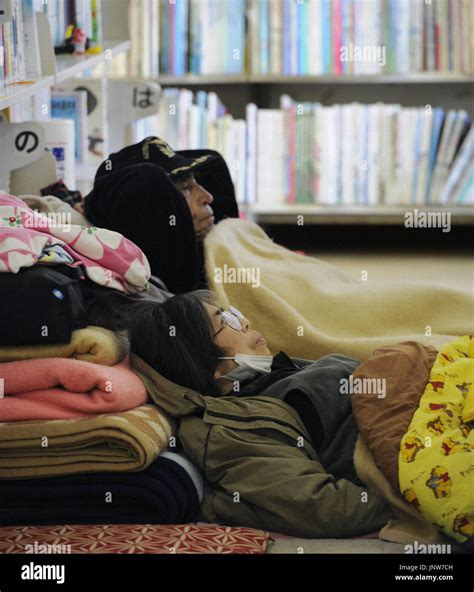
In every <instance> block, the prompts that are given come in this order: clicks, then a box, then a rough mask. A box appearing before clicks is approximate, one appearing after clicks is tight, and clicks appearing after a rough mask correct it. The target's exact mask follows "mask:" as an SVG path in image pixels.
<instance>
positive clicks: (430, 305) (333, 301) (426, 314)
mask: <svg viewBox="0 0 474 592" xmlns="http://www.w3.org/2000/svg"><path fill="white" fill-rule="evenodd" d="M204 244H205V255H206V274H207V278H208V282H209V285H210V287H211V288H212V289H213V290H214V291H215V292H216V294H217V295H218V298H219V300H220V301H221V302H222V304H228V303H229V304H233V305H234V306H236V307H237V308H239V309H241V310H242V312H243V313H244V314H245V315H247V316H248V318H249V320H250V321H251V322H252V326H253V328H255V329H256V330H257V331H259V332H260V333H262V335H263V336H264V337H265V338H266V339H267V342H268V345H269V348H270V350H271V351H272V352H275V353H276V352H278V351H279V350H284V351H285V352H286V353H288V354H289V355H292V356H297V357H302V358H308V359H317V358H319V357H321V356H323V355H326V354H330V353H334V352H337V353H341V354H346V355H349V356H353V357H355V358H357V359H359V360H365V359H367V358H368V357H369V356H370V354H371V353H372V351H373V350H374V349H375V348H377V347H380V346H383V345H390V344H394V343H399V342H401V341H419V342H421V343H424V344H425V345H432V346H434V347H436V348H439V347H441V346H442V345H443V344H444V343H446V341H448V340H450V339H452V338H453V337H455V336H458V335H466V334H468V333H470V334H472V333H474V315H473V301H472V295H471V294H470V293H469V291H468V290H463V289H461V288H452V287H447V286H445V285H443V278H442V276H441V275H440V277H438V278H434V279H433V283H432V284H431V285H429V284H427V283H424V284H416V283H408V282H407V283H400V282H398V283H394V282H392V283H390V282H389V281H387V282H381V281H362V280H361V279H360V278H358V277H356V276H354V275H353V274H349V273H346V272H344V271H342V270H341V269H338V268H336V267H334V266H332V265H329V264H327V263H324V262H322V261H319V260H318V259H315V258H313V257H305V256H303V255H297V254H295V253H292V252H291V251H289V250H287V249H285V248H284V247H281V246H279V245H277V244H275V243H274V242H273V241H272V240H271V239H270V238H269V237H268V236H267V235H266V234H265V232H264V231H263V230H262V229H261V228H260V227H259V226H257V225H256V224H252V223H251V222H247V221H244V220H238V219H227V220H223V221H222V222H220V223H219V224H217V225H216V226H215V227H214V229H213V230H212V231H211V233H210V234H209V235H208V237H207V238H206V240H205V243H204ZM246 270H248V271H247V272H246ZM239 280H240V281H239ZM242 280H247V281H246V282H245V281H242ZM233 281H237V283H232V282H233ZM253 286H255V287H253ZM430 331H431V333H432V335H431V336H429V333H430ZM426 334H428V336H427V335H426Z"/></svg>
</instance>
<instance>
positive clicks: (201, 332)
mask: <svg viewBox="0 0 474 592" xmlns="http://www.w3.org/2000/svg"><path fill="white" fill-rule="evenodd" d="M204 303H208V304H214V301H213V297H212V293H210V292H208V291H206V290H199V291H196V292H188V293H186V294H179V295H177V296H173V297H172V298H169V299H168V300H166V301H165V302H163V303H156V302H151V301H143V302H140V303H139V304H138V303H137V304H136V305H135V306H133V308H132V309H131V310H130V322H129V337H130V347H131V350H132V351H133V352H134V353H136V354H137V355H138V356H140V358H142V360H144V361H145V362H147V364H149V365H150V366H152V367H153V368H154V369H155V370H156V371H157V372H159V373H160V374H161V375H163V376H164V377H165V378H167V379H168V380H171V381H172V382H175V383H176V384H180V385H182V386H185V387H188V388H191V389H193V390H197V391H198V392H200V393H202V394H203V395H211V396H215V397H217V396H219V395H220V394H221V392H220V390H219V385H218V382H217V380H216V379H215V377H214V372H215V370H216V369H217V366H218V364H219V357H220V356H225V355H226V351H225V350H224V349H223V348H222V347H220V346H219V345H217V344H216V343H214V341H213V332H214V327H213V325H212V322H211V319H210V317H209V313H208V311H207V309H206V307H205V304H204Z"/></svg>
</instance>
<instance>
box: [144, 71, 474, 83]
mask: <svg viewBox="0 0 474 592" xmlns="http://www.w3.org/2000/svg"><path fill="white" fill-rule="evenodd" d="M155 80H156V81H157V82H159V83H160V84H163V85H176V84H180V85H190V86H191V85H193V86H194V85H198V86H199V85H209V84H295V85H296V84H469V85H472V84H474V76H471V75H469V74H454V73H453V74H448V73H433V72H422V73H417V74H406V75H400V74H372V75H365V76H364V75H359V76H355V75H344V76H339V75H338V76H334V75H330V74H324V75H321V76H311V75H297V76H290V75H285V74H240V75H239V74H237V75H230V74H208V75H206V76H198V75H195V74H185V75H183V76H173V75H166V74H162V75H159V76H157V77H156V78H155Z"/></svg>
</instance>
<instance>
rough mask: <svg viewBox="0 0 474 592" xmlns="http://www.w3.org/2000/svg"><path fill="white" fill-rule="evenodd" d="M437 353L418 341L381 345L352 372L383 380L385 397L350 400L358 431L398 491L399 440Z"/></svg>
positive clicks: (416, 405)
mask: <svg viewBox="0 0 474 592" xmlns="http://www.w3.org/2000/svg"><path fill="white" fill-rule="evenodd" d="M437 353H438V352H437V350H436V349H435V348H433V347H430V346H425V345H422V344H421V343H417V342H415V341H408V342H404V343H400V344H398V345H390V346H386V347H380V348H378V349H376V350H374V352H373V354H372V355H371V356H370V358H368V360H366V361H365V362H364V363H363V364H361V365H360V366H359V367H358V368H357V369H356V370H355V371H354V372H353V378H354V380H355V379H357V378H360V379H382V380H384V383H385V387H386V392H385V397H384V398H382V397H380V398H379V397H377V396H374V395H373V394H353V395H352V396H351V402H352V408H353V411H354V416H355V420H356V423H357V427H358V429H359V432H360V434H361V436H362V438H363V439H364V442H365V443H366V444H367V446H368V448H369V450H370V451H371V452H372V455H373V456H374V459H375V463H376V464H377V466H378V468H379V469H380V470H381V471H382V472H383V473H384V475H385V476H386V477H387V479H388V481H389V482H390V484H391V485H392V487H393V488H394V489H395V491H399V487H398V455H399V452H400V442H401V440H402V437H403V436H404V434H405V432H406V431H407V429H408V426H409V425H410V422H411V419H412V417H413V414H414V413H415V411H416V410H417V408H418V404H419V401H420V398H421V395H422V394H423V391H424V389H425V387H426V384H427V383H428V380H429V377H430V371H431V367H432V365H433V363H434V360H435V357H436V354H437Z"/></svg>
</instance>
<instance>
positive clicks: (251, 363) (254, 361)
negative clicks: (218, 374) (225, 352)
mask: <svg viewBox="0 0 474 592" xmlns="http://www.w3.org/2000/svg"><path fill="white" fill-rule="evenodd" d="M219 360H234V361H235V363H236V364H238V366H237V368H234V369H233V370H231V371H230V372H228V373H227V374H223V375H222V378H226V379H227V380H236V381H238V382H243V381H244V380H249V379H250V378H256V377H257V376H260V375H261V374H268V373H269V372H271V365H272V361H273V356H252V355H248V354H236V355H235V356H232V357H228V358H219Z"/></svg>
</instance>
